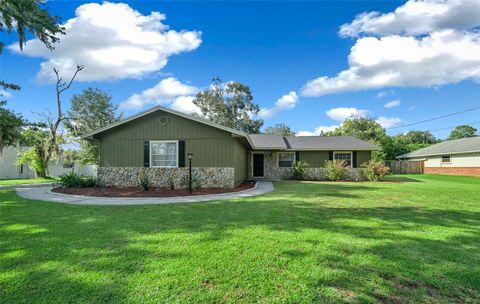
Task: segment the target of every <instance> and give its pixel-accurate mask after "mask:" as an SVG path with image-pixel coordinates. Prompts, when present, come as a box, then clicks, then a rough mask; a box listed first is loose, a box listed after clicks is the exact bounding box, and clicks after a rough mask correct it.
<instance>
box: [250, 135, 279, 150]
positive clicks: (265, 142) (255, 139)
mask: <svg viewBox="0 0 480 304" xmlns="http://www.w3.org/2000/svg"><path fill="white" fill-rule="evenodd" d="M248 137H249V138H250V142H251V143H252V145H253V148H254V149H265V150H277V149H279V150H283V149H287V144H286V143H285V141H284V140H283V136H280V135H269V134H250V135H248Z"/></svg>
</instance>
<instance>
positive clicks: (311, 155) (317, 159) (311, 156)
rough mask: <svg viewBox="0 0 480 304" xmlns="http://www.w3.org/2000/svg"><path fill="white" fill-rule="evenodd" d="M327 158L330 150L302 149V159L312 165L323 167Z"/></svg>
mask: <svg viewBox="0 0 480 304" xmlns="http://www.w3.org/2000/svg"><path fill="white" fill-rule="evenodd" d="M327 160H328V151H300V161H302V162H306V163H307V164H308V165H309V166H310V167H313V168H319V167H323V166H324V165H325V161H327Z"/></svg>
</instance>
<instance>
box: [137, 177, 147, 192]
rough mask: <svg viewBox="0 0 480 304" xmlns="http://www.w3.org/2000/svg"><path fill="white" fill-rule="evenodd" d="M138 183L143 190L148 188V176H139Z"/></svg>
mask: <svg viewBox="0 0 480 304" xmlns="http://www.w3.org/2000/svg"><path fill="white" fill-rule="evenodd" d="M138 185H139V186H140V188H142V189H143V191H147V190H148V189H149V188H150V180H149V179H148V176H147V175H146V174H142V175H141V176H140V179H139V181H138Z"/></svg>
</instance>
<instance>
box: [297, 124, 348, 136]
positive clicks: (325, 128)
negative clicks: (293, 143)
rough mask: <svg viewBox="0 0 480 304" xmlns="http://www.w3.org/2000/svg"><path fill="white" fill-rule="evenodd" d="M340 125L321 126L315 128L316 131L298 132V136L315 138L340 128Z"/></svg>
mask: <svg viewBox="0 0 480 304" xmlns="http://www.w3.org/2000/svg"><path fill="white" fill-rule="evenodd" d="M339 126H340V125H332V126H319V127H317V128H315V131H313V132H312V131H298V132H297V135H298V136H315V135H320V134H322V133H326V132H330V131H333V130H335V129H336V128H338V127H339Z"/></svg>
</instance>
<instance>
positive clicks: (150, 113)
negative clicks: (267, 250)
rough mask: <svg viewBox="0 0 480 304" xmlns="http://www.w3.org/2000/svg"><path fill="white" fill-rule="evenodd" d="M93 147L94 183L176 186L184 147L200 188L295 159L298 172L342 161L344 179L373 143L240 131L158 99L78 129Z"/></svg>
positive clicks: (265, 173) (272, 175) (257, 174)
mask: <svg viewBox="0 0 480 304" xmlns="http://www.w3.org/2000/svg"><path fill="white" fill-rule="evenodd" d="M82 138H83V139H87V140H94V141H96V142H97V143H98V148H99V157H100V160H99V164H100V166H99V168H98V173H97V178H98V183H99V184H100V185H104V186H120V187H126V186H137V185H138V183H139V179H140V178H141V177H142V176H146V177H147V178H148V179H149V181H150V183H151V184H152V186H155V187H170V186H174V187H184V186H186V183H185V180H186V177H187V176H188V166H189V164H188V162H189V159H188V154H192V159H191V162H192V167H193V172H194V174H193V175H194V181H195V182H196V183H197V186H200V187H204V188H232V187H235V186H237V185H239V184H241V183H242V182H244V181H245V180H247V179H257V178H258V179H262V178H264V179H283V178H289V177H291V175H292V165H293V163H294V162H295V161H304V162H306V163H308V165H309V168H308V171H307V174H306V178H308V179H314V180H321V179H324V178H325V172H324V171H325V170H324V168H323V167H324V164H325V161H326V160H344V161H346V162H347V164H348V166H349V176H350V178H351V179H359V178H360V174H359V172H358V171H359V170H358V168H359V166H360V164H362V163H364V162H367V161H369V160H370V159H371V157H372V152H373V151H375V150H377V149H378V147H377V146H375V145H373V144H371V143H368V142H365V141H363V140H359V139H357V138H354V137H351V136H304V137H300V136H299V137H296V136H279V135H259V134H255V135H252V134H246V133H243V132H240V131H238V130H234V129H231V128H227V127H224V126H221V125H218V124H215V123H212V122H209V121H208V120H205V119H202V118H199V117H195V116H191V115H187V114H184V113H181V112H177V111H174V110H171V109H168V108H164V107H161V106H156V107H154V108H152V109H149V110H146V111H144V112H141V113H138V114H136V115H133V116H131V117H128V118H126V119H124V120H121V121H119V122H116V123H113V124H111V125H108V126H105V127H103V128H100V129H97V130H95V131H93V132H90V133H88V134H85V135H84V136H83V137H82Z"/></svg>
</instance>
